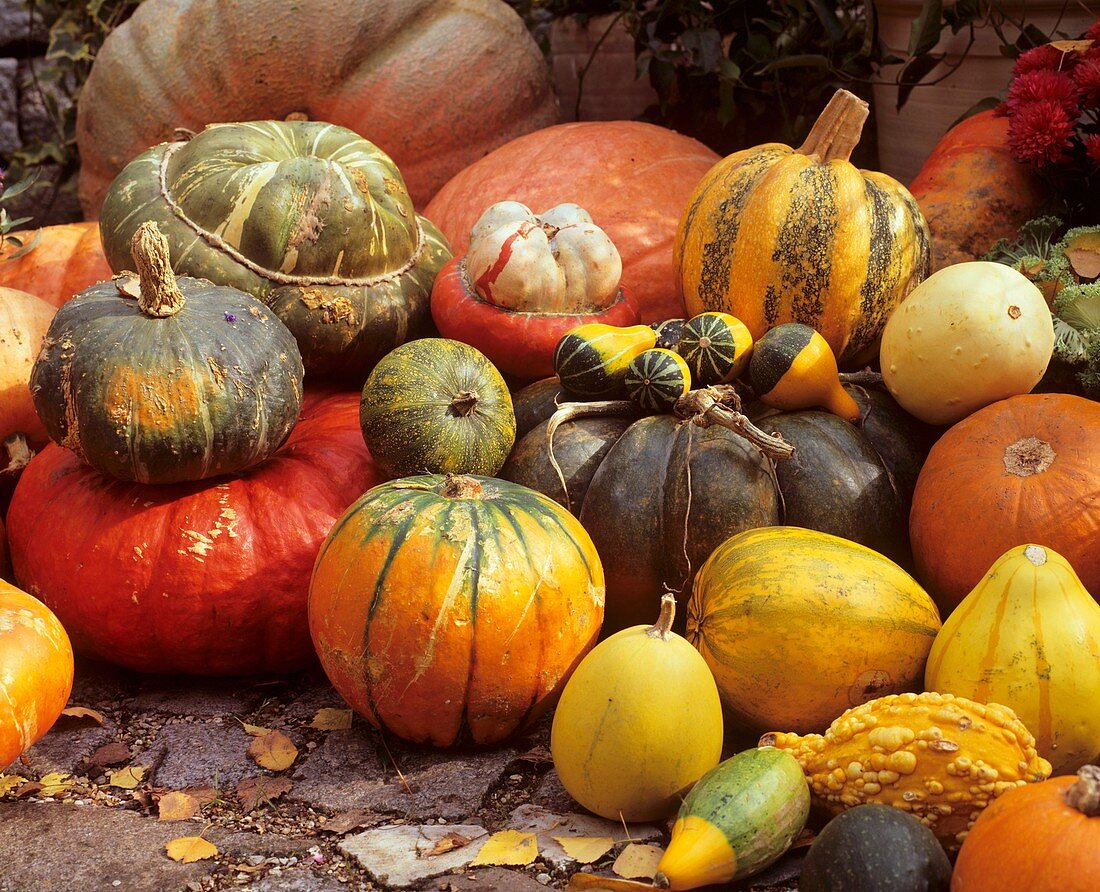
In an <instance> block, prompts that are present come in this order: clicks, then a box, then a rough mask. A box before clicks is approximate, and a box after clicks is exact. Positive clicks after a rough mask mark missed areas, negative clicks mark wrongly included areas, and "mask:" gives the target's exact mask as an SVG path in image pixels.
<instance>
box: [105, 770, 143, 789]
mask: <svg viewBox="0 0 1100 892" xmlns="http://www.w3.org/2000/svg"><path fill="white" fill-rule="evenodd" d="M143 777H145V769H144V768H143V767H142V766H141V765H127V766H126V767H125V768H120V769H119V770H118V771H115V772H112V773H111V779H110V781H108V784H109V785H110V786H112V787H118V788H119V789H120V790H133V789H136V788H137V785H138V784H140V783H141V779H142V778H143Z"/></svg>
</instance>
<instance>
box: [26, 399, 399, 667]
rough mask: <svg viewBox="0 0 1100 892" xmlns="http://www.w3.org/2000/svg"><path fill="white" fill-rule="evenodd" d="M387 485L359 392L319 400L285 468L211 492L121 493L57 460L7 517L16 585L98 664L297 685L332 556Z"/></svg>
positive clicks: (220, 481)
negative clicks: (334, 539) (366, 432)
mask: <svg viewBox="0 0 1100 892" xmlns="http://www.w3.org/2000/svg"><path fill="white" fill-rule="evenodd" d="M380 480H381V474H380V473H379V472H378V470H377V469H376V467H375V465H374V463H373V461H372V460H371V458H370V456H369V454H368V453H367V449H366V446H365V445H364V444H363V435H362V433H361V432H360V430H359V396H358V394H351V393H331V394H324V395H318V394H317V393H313V394H307V398H306V400H304V401H303V405H302V413H301V417H300V420H299V421H298V425H297V427H295V429H294V431H293V433H292V434H291V435H290V438H289V439H288V440H287V443H286V445H285V446H283V448H282V449H280V450H279V451H278V452H277V453H276V454H275V455H274V456H273V457H272V458H270V459H268V460H267V461H266V462H264V463H263V464H262V465H260V466H258V467H256V468H254V469H251V470H249V471H247V472H245V473H243V474H240V475H237V476H232V477H222V478H215V479H213V480H210V481H203V482H200V483H184V484H172V485H163V486H151V485H142V484H136V483H126V482H123V481H120V480H113V479H109V478H106V477H103V476H101V475H100V474H97V473H96V472H95V471H93V470H91V469H90V468H88V467H87V466H85V465H83V464H81V462H80V459H78V458H77V457H76V456H75V455H74V454H73V453H72V452H69V451H68V450H66V449H62V448H60V447H59V446H55V445H50V446H48V447H46V449H45V450H43V451H42V452H41V453H40V454H39V455H37V456H36V457H35V458H34V459H33V460H32V461H31V463H30V464H29V465H28V466H27V469H26V470H25V471H24V472H23V476H22V478H21V479H20V481H19V485H18V486H17V487H16V491H15V496H14V498H13V499H12V504H11V509H10V511H9V513H8V534H9V539H10V544H11V551H12V563H13V565H14V567H15V576H16V579H17V580H19V582H20V584H21V585H22V586H23V587H24V588H25V589H26V590H27V591H29V592H31V594H33V595H35V596H36V597H40V598H41V599H42V600H43V601H44V602H45V603H46V604H47V605H48V606H49V607H50V608H51V609H53V610H54V611H55V612H56V613H57V615H58V617H59V618H60V619H61V621H62V622H63V623H64V624H65V627H66V629H68V631H69V634H70V635H71V636H72V640H73V644H74V646H75V647H76V649H77V650H78V651H79V652H81V653H85V654H87V655H89V656H94V657H97V658H99V659H103V660H107V661H109V662H113V663H118V664H119V665H122V666H127V667H129V668H132V669H137V670H139V671H143V672H179V673H191V674H196V675H239V674H246V673H252V672H287V671H291V670H293V669H296V668H300V667H302V666H304V665H306V664H308V663H310V662H311V661H312V660H313V646H312V644H311V642H310V637H309V629H308V626H307V623H306V601H307V598H308V589H309V577H310V573H311V571H312V569H313V561H314V559H315V558H316V556H317V551H318V549H319V548H320V545H321V542H322V541H323V540H324V538H325V536H326V535H327V534H328V532H329V530H330V529H331V528H332V524H333V522H334V521H335V520H336V518H337V517H339V516H340V515H341V514H342V513H343V512H344V510H345V509H346V508H347V506H348V505H350V504H351V503H352V501H353V500H354V499H356V498H357V497H358V496H359V495H360V494H361V493H362V492H363V491H364V490H366V489H369V488H370V487H371V486H373V485H374V484H376V483H378V482H379V481H380Z"/></svg>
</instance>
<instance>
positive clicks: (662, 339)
mask: <svg viewBox="0 0 1100 892" xmlns="http://www.w3.org/2000/svg"><path fill="white" fill-rule="evenodd" d="M686 323H687V320H686V319H665V320H664V321H663V322H650V323H649V327H650V328H652V329H653V330H654V331H655V332H657V346H658V347H664V348H665V349H666V350H675V349H676V348H677V347H678V346H679V344H680V337H681V335H683V333H684V325H685V324H686Z"/></svg>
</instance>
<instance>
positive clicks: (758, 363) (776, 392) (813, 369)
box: [749, 322, 859, 422]
mask: <svg viewBox="0 0 1100 892" xmlns="http://www.w3.org/2000/svg"><path fill="white" fill-rule="evenodd" d="M749 378H750V379H751V381H752V388H753V390H755V391H756V395H757V396H758V397H759V398H760V402H762V403H764V404H765V405H767V406H772V407H774V408H776V409H811V408H814V407H815V406H820V407H822V408H824V409H828V410H829V411H830V412H832V413H833V414H834V415H839V416H840V417H841V418H843V419H844V420H845V421H851V422H856V421H859V406H857V405H856V401H855V400H853V399H852V398H851V397H850V396H849V395H848V393H847V392H846V391H845V390H844V388H843V387H841V386H840V373H839V371H838V370H837V365H836V357H835V356H834V355H833V351H832V348H831V347H830V346H829V343H828V341H826V340H825V339H824V338H823V337H822V336H821V335H819V334H818V333H817V332H816V331H814V330H813V329H812V328H810V327H809V326H808V325H802V324H800V323H798V322H789V323H787V324H786V325H778V326H776V327H775V328H773V329H771V330H770V331H769V332H768V333H767V334H765V335H764V336H763V337H762V338H760V340H758V341H757V342H756V345H755V346H754V347H753V351H752V359H750V360H749Z"/></svg>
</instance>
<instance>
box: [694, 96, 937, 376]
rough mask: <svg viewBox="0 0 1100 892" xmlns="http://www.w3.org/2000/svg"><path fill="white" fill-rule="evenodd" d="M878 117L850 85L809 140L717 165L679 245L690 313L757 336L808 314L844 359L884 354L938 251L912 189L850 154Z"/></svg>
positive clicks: (699, 191) (699, 192) (770, 146)
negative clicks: (903, 306)
mask: <svg viewBox="0 0 1100 892" xmlns="http://www.w3.org/2000/svg"><path fill="white" fill-rule="evenodd" d="M867 114H868V110H867V103H865V102H864V101H863V100H861V99H859V98H858V97H856V96H854V95H853V94H851V93H849V92H847V91H846V90H839V91H838V92H837V93H836V95H834V96H833V98H832V100H831V101H830V102H829V104H828V106H826V108H825V110H824V111H823V112H822V113H821V116H820V117H819V118H818V119H817V122H816V123H815V124H814V126H813V129H812V130H811V131H810V135H809V136H808V137H807V139H806V141H805V142H804V143H803V144H802V145H801V146H800V147H799V148H798V149H792V148H790V147H789V146H785V145H781V144H779V143H767V144H765V145H761V146H756V147H755V148H751V149H745V150H744V151H741V152H735V153H734V154H732V155H730V156H729V157H727V158H725V159H723V160H722V161H720V162H718V164H716V165H715V166H714V167H713V168H712V169H711V171H710V172H709V173H708V174H707V175H706V176H705V177H704V178H703V180H702V182H701V183H700V184H699V185H698V186H697V187H696V190H695V192H694V194H693V195H692V197H691V200H690V201H689V202H688V205H687V208H686V210H685V212H684V216H683V217H682V218H681V220H680V227H679V230H678V232H677V234H676V240H675V242H674V251H675V262H676V268H677V270H678V272H679V278H680V284H681V287H682V289H683V293H684V302H685V304H686V306H687V309H688V311H689V312H690V313H692V314H697V313H702V312H704V311H707V310H717V311H721V312H724V313H730V314H732V315H734V316H736V317H737V318H738V319H740V320H741V321H742V322H744V323H745V325H746V326H748V329H749V331H750V332H751V333H752V336H753V338H760V336H761V335H763V334H764V332H766V331H767V330H768V329H769V328H771V327H772V326H775V325H779V324H780V323H783V322H801V323H803V324H804V325H808V326H810V327H811V328H814V329H816V330H817V331H819V332H820V333H821V334H822V336H823V337H824V338H825V340H826V341H828V342H829V346H830V347H832V348H833V352H834V353H835V354H836V355H837V358H838V359H839V361H840V362H841V363H842V364H852V363H858V362H862V361H866V360H867V359H869V358H872V357H873V356H874V352H875V349H876V347H877V345H878V339H879V336H880V334H881V333H882V328H883V326H884V325H885V324H886V319H887V317H888V316H889V315H890V311H891V310H892V309H893V308H894V307H895V306H896V305H897V304H898V303H900V302H901V301H902V300H903V299H904V297H905V296H906V295H907V294H908V293H909V292H910V291H911V290H912V289H913V288H915V287H916V285H917V284H918V283H919V282H920V281H921V280H922V279H923V278H924V277H925V276H927V275H928V273H929V271H930V267H931V249H930V238H929V234H928V224H927V223H926V222H925V220H924V217H923V215H922V214H921V211H920V208H919V207H918V206H917V203H916V202H915V201H914V200H913V197H912V196H911V195H910V194H909V192H908V191H907V190H906V189H905V187H904V186H902V185H901V184H900V183H898V182H897V181H896V180H894V179H891V178H890V177H888V176H886V174H883V173H876V172H874V171H866V170H858V169H857V168H856V167H855V166H854V165H853V164H852V163H851V162H850V161H849V160H848V157H849V156H850V154H851V152H852V150H853V149H854V148H855V146H856V143H858V142H859V137H860V133H861V132H862V128H863V123H864V121H865V120H866V118H867Z"/></svg>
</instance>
